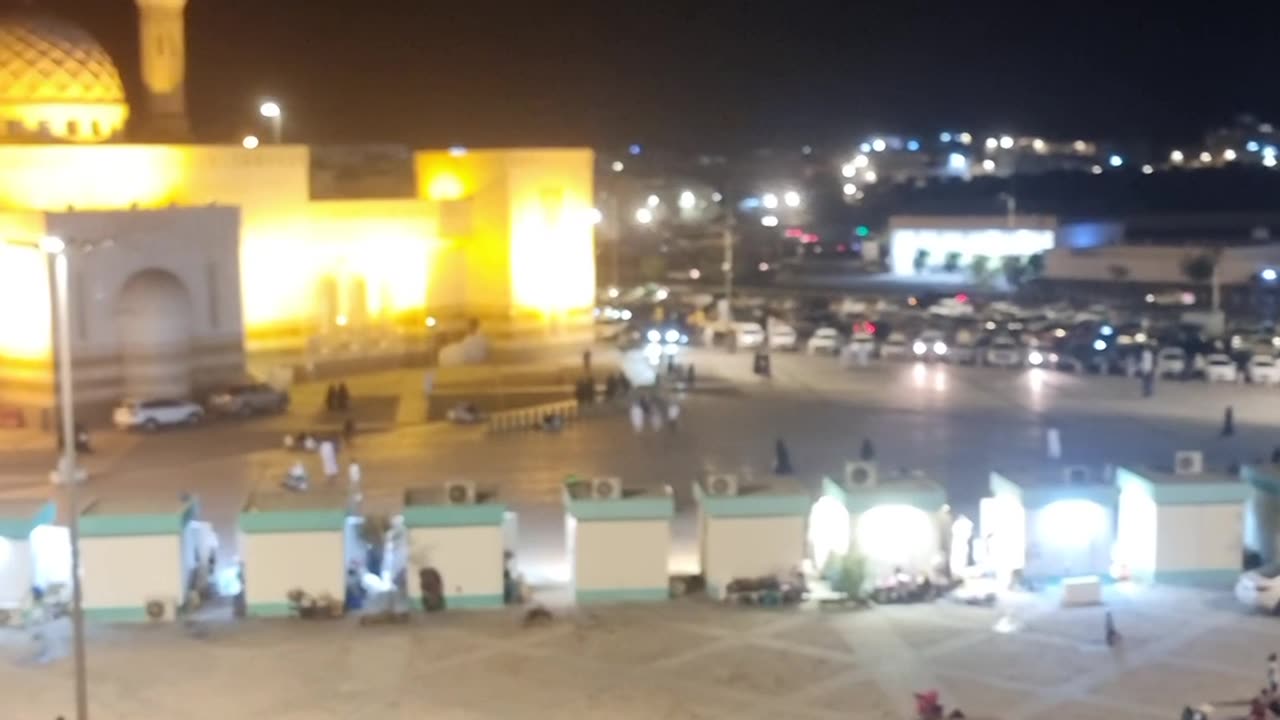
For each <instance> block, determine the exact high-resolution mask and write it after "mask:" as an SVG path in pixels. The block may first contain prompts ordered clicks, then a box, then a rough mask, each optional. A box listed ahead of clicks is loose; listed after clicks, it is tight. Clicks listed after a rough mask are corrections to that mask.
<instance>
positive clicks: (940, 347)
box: [933, 340, 947, 355]
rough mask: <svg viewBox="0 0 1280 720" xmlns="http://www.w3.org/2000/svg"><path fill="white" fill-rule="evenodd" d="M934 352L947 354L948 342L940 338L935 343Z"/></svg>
mask: <svg viewBox="0 0 1280 720" xmlns="http://www.w3.org/2000/svg"><path fill="white" fill-rule="evenodd" d="M933 353H934V354H935V355H946V354H947V344H946V343H944V342H942V341H941V340H939V341H938V342H936V343H934V344H933Z"/></svg>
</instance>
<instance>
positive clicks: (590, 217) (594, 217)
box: [587, 208, 604, 225]
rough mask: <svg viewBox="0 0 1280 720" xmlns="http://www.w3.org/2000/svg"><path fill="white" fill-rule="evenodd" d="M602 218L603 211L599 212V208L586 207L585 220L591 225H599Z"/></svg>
mask: <svg viewBox="0 0 1280 720" xmlns="http://www.w3.org/2000/svg"><path fill="white" fill-rule="evenodd" d="M603 220H604V213H602V212H600V208H587V221H588V222H590V223H591V224H592V225H599V224H600V223H601V222H602V221H603Z"/></svg>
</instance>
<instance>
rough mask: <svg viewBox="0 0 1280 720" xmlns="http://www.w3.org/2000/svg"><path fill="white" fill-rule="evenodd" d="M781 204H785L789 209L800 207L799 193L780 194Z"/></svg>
mask: <svg viewBox="0 0 1280 720" xmlns="http://www.w3.org/2000/svg"><path fill="white" fill-rule="evenodd" d="M782 202H784V203H786V206H787V207H789V208H795V207H800V193H798V192H796V191H795V190H788V191H786V192H785V193H783V194H782Z"/></svg>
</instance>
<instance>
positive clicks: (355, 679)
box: [0, 588, 1280, 720]
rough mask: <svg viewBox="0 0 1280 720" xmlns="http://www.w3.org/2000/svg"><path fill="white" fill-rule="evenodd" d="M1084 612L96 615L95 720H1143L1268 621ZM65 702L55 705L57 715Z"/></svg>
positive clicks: (48, 672) (1128, 606)
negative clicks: (151, 618)
mask: <svg viewBox="0 0 1280 720" xmlns="http://www.w3.org/2000/svg"><path fill="white" fill-rule="evenodd" d="M1107 608H1108V609H1110V610H1111V611H1112V612H1113V614H1114V616H1115V620H1116V624H1117V626H1118V628H1119V630H1120V632H1121V633H1122V634H1123V638H1124V639H1123V642H1122V644H1121V646H1120V647H1119V648H1118V649H1115V650H1112V649H1109V648H1107V647H1106V645H1105V643H1104V642H1103V618H1102V613H1103V612H1104V610H1103V608H1077V609H1061V608H1058V607H1056V605H1055V603H1053V598H1052V592H1051V591H1048V592H1047V593H1046V595H1044V596H1040V597H1035V596H1032V597H1024V598H1017V599H1012V600H1009V601H1008V602H1007V603H1006V604H1005V605H1004V606H1002V607H1000V608H994V609H987V608H974V607H965V606H960V605H952V604H949V603H938V604H935V605H920V606H899V607H881V608H876V609H871V610H861V611H823V610H818V609H815V608H800V609H795V610H787V611H760V610H748V609H741V608H733V607H725V606H719V605H713V604H710V603H707V602H703V601H695V600H680V601H674V602H672V603H669V604H662V605H648V606H646V605H632V606H614V607H601V608H595V609H590V610H582V611H577V612H574V613H571V614H562V615H559V616H558V617H557V618H556V619H555V620H554V621H553V622H552V623H551V624H550V625H546V626H542V627H535V628H528V629H525V628H522V627H521V626H520V623H519V616H518V615H516V614H514V613H513V612H506V611H491V612H490V611H451V612H446V613H443V614H439V615H433V616H430V617H423V616H417V617H415V618H414V621H413V623H412V624H411V625H408V626H382V627H361V626H359V625H357V624H356V623H355V622H353V621H334V622H325V621H299V620H275V621H249V622H244V623H241V624H239V625H226V626H210V627H207V628H202V629H200V631H199V632H193V631H191V630H190V629H184V628H183V627H181V626H175V625H163V626H112V627H101V626H98V627H94V628H93V629H92V631H91V639H90V645H89V670H90V673H91V674H90V692H91V698H92V710H93V718H94V720H148V719H150V718H157V719H158V718H172V717H182V718H186V719H188V720H202V719H204V718H208V719H209V720H215V719H216V720H222V719H224V718H232V717H237V718H239V717H261V718H281V719H282V720H283V719H289V720H303V719H305V720H327V719H330V718H332V719H333V720H357V719H360V718H370V719H373V718H378V719H382V718H405V719H406V720H407V719H409V718H415V719H416V718H423V717H430V718H441V719H454V718H457V719H463V718H465V719H479V718H494V719H499V718H531V719H534V718H587V717H590V718H619V719H620V718H637V719H641V718H644V719H650V720H655V719H658V718H682V719H693V718H706V719H708V720H709V719H711V718H762V719H763V718H798V719H804V718H811V719H814V720H817V719H820V718H830V719H832V720H835V719H836V718H840V719H841V720H849V719H850V718H854V719H856V720H892V719H906V720H909V719H910V718H911V717H912V716H911V714H910V710H911V693H912V692H913V691H918V690H922V689H926V688H937V689H939V690H940V691H941V692H942V695H943V698H944V699H945V700H946V701H947V702H948V703H951V704H956V705H958V706H959V707H961V708H963V709H964V710H965V712H966V713H967V714H968V716H969V717H970V718H990V719H996V718H999V719H1000V720H1062V719H1064V718H1068V719H1070V720H1095V719H1096V720H1129V719H1132V720H1143V719H1145V718H1151V719H1152V720H1158V719H1164V720H1168V718H1172V717H1176V713H1177V711H1178V710H1179V709H1180V708H1181V707H1182V706H1183V705H1184V704H1188V703H1200V702H1204V701H1210V702H1213V703H1215V704H1217V705H1218V706H1219V707H1220V708H1222V709H1221V710H1220V712H1219V714H1217V715H1215V716H1214V717H1215V718H1223V717H1233V716H1234V713H1235V712H1237V711H1240V708H1239V707H1238V706H1229V705H1227V704H1228V703H1231V702H1233V701H1239V700H1241V699H1244V698H1246V697H1248V696H1249V695H1250V693H1253V692H1256V691H1257V690H1258V689H1259V688H1260V687H1261V686H1262V685H1263V683H1264V681H1265V669H1266V668H1265V656H1266V654H1267V653H1268V652H1270V651H1272V650H1275V649H1280V622H1277V621H1276V620H1275V619H1274V618H1270V617H1262V616H1253V615H1247V614H1245V613H1243V612H1242V611H1240V610H1239V609H1238V608H1236V607H1235V606H1234V605H1233V604H1232V603H1231V602H1230V601H1229V599H1228V598H1226V597H1225V596H1224V595H1218V594H1210V593H1202V592H1198V591H1188V590H1171V589H1148V590H1141V591H1122V590H1121V589H1118V588H1112V589H1110V590H1109V595H1108V598H1107ZM64 636H65V629H62V628H60V629H59V632H58V634H57V639H55V641H54V643H53V644H54V646H55V648H56V650H55V652H56V653H58V654H59V655H60V656H59V657H57V658H56V659H52V660H50V661H48V662H45V663H39V662H36V661H34V660H33V659H32V657H33V652H34V646H33V644H32V643H31V641H30V640H29V639H28V638H27V637H26V636H25V635H23V634H22V633H21V632H20V631H16V630H13V631H3V632H0V652H2V653H3V656H2V659H0V666H2V667H3V668H4V670H3V672H0V695H2V696H3V697H5V698H6V702H5V707H6V710H5V713H4V717H6V718H13V719H14V720H28V719H32V720H35V719H40V720H46V719H51V718H53V717H55V716H56V715H58V714H60V713H68V711H69V710H70V708H71V687H72V684H71V674H70V661H69V659H67V658H66V657H65V654H64V653H65V646H66V643H65V640H64ZM68 714H69V713H68Z"/></svg>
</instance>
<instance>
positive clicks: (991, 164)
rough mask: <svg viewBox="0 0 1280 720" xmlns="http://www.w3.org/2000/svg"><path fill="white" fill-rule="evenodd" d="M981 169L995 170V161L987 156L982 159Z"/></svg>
mask: <svg viewBox="0 0 1280 720" xmlns="http://www.w3.org/2000/svg"><path fill="white" fill-rule="evenodd" d="M982 169H983V170H986V171H987V172H995V169H996V161H995V160H992V159H991V158H987V159H986V160H983V161H982Z"/></svg>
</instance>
